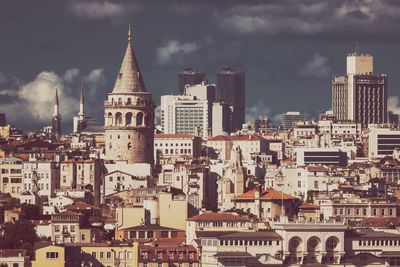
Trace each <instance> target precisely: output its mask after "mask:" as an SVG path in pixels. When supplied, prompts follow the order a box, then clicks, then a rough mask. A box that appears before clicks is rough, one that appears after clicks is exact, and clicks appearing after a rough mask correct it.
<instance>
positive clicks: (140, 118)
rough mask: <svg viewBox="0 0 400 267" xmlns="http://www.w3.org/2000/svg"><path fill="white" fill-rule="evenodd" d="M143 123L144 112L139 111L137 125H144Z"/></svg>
mask: <svg viewBox="0 0 400 267" xmlns="http://www.w3.org/2000/svg"><path fill="white" fill-rule="evenodd" d="M142 125H143V113H142V112H139V113H138V114H136V126H142Z"/></svg>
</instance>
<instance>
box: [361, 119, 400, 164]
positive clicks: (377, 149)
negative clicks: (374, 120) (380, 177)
mask: <svg viewBox="0 0 400 267" xmlns="http://www.w3.org/2000/svg"><path fill="white" fill-rule="evenodd" d="M399 148H400V129H394V128H390V127H389V126H387V127H384V126H382V127H378V126H376V127H369V134H368V157H369V159H378V158H383V157H385V156H390V155H393V152H394V150H395V149H399Z"/></svg>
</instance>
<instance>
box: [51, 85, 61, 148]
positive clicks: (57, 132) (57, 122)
mask: <svg viewBox="0 0 400 267" xmlns="http://www.w3.org/2000/svg"><path fill="white" fill-rule="evenodd" d="M51 131H52V134H53V137H54V138H55V139H56V140H58V139H59V138H60V136H61V115H60V107H59V102H58V91H57V89H56V94H55V96H54V112H53V116H52V119H51Z"/></svg>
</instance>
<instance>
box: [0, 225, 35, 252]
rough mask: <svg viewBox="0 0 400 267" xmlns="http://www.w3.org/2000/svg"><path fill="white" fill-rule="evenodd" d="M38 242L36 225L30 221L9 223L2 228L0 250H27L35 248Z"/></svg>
mask: <svg viewBox="0 0 400 267" xmlns="http://www.w3.org/2000/svg"><path fill="white" fill-rule="evenodd" d="M36 240H37V235H36V230H35V225H34V224H33V223H32V222H31V221H28V220H24V219H22V220H18V221H15V222H7V223H5V224H3V226H2V235H1V236H0V248H11V249H15V248H25V249H26V248H27V247H33V244H34V243H35V241H36Z"/></svg>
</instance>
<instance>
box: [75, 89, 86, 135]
mask: <svg viewBox="0 0 400 267" xmlns="http://www.w3.org/2000/svg"><path fill="white" fill-rule="evenodd" d="M84 105H85V96H84V94H83V87H82V88H81V97H80V100H79V113H78V118H76V117H74V120H77V121H74V132H78V133H80V132H81V131H82V130H84V129H85V128H86V127H87V125H86V116H85V111H84Z"/></svg>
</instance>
